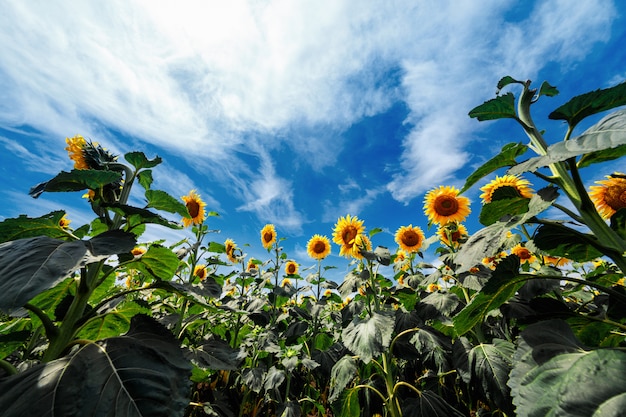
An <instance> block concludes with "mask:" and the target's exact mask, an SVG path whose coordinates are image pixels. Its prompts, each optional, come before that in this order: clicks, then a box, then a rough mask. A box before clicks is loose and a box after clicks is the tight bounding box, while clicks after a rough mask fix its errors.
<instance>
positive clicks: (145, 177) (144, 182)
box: [137, 169, 153, 190]
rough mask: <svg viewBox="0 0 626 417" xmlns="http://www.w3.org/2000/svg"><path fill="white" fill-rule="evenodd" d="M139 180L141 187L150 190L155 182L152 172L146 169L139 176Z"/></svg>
mask: <svg viewBox="0 0 626 417" xmlns="http://www.w3.org/2000/svg"><path fill="white" fill-rule="evenodd" d="M137 180H138V181H139V185H141V186H142V187H143V188H144V189H146V190H149V189H150V187H151V186H152V182H153V178H152V170H151V169H146V170H144V171H141V172H140V173H139V174H137Z"/></svg>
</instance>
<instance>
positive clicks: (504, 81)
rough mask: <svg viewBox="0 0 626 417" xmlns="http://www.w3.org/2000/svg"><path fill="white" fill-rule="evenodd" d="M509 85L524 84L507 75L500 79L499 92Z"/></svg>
mask: <svg viewBox="0 0 626 417" xmlns="http://www.w3.org/2000/svg"><path fill="white" fill-rule="evenodd" d="M509 84H524V83H523V82H522V81H518V80H516V79H515V78H513V77H511V76H509V75H505V76H504V77H502V78H500V81H498V91H500V90H502V89H503V88H504V87H506V86H507V85H509Z"/></svg>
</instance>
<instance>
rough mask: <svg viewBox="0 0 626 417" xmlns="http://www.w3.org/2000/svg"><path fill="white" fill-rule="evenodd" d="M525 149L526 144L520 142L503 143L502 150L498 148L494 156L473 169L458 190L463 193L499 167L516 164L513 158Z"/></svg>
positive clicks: (521, 153)
mask: <svg viewBox="0 0 626 417" xmlns="http://www.w3.org/2000/svg"><path fill="white" fill-rule="evenodd" d="M526 150H528V146H526V145H523V144H521V143H509V144H506V145H504V146H503V147H502V150H500V152H499V153H498V154H497V155H496V156H494V157H493V158H491V159H490V160H489V161H487V162H486V163H484V164H483V165H481V166H480V167H479V168H478V169H477V170H476V171H474V172H473V173H472V174H470V176H469V177H467V180H466V181H465V185H464V186H463V188H462V189H461V191H460V192H461V193H463V192H465V191H467V190H469V189H470V187H471V186H472V185H474V184H476V182H478V181H479V180H480V179H482V178H484V177H485V176H487V175H489V174H491V173H492V172H494V171H496V170H498V169H500V168H503V167H510V166H514V165H516V164H517V161H516V160H515V158H517V157H518V156H521V155H523V154H524V153H526Z"/></svg>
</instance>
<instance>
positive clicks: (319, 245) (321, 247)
mask: <svg viewBox="0 0 626 417" xmlns="http://www.w3.org/2000/svg"><path fill="white" fill-rule="evenodd" d="M325 250H326V244H325V243H324V242H315V245H313V252H315V253H324V251H325Z"/></svg>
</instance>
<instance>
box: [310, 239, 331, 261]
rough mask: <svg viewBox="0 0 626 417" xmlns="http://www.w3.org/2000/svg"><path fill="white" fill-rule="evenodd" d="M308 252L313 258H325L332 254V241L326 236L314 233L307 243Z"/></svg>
mask: <svg viewBox="0 0 626 417" xmlns="http://www.w3.org/2000/svg"><path fill="white" fill-rule="evenodd" d="M306 252H307V253H308V254H309V256H310V257H311V258H313V259H317V260H320V259H324V258H325V257H327V256H328V255H329V254H330V241H329V240H328V238H327V237H326V236H321V235H313V237H312V238H311V239H310V240H309V241H308V243H307V244H306Z"/></svg>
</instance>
